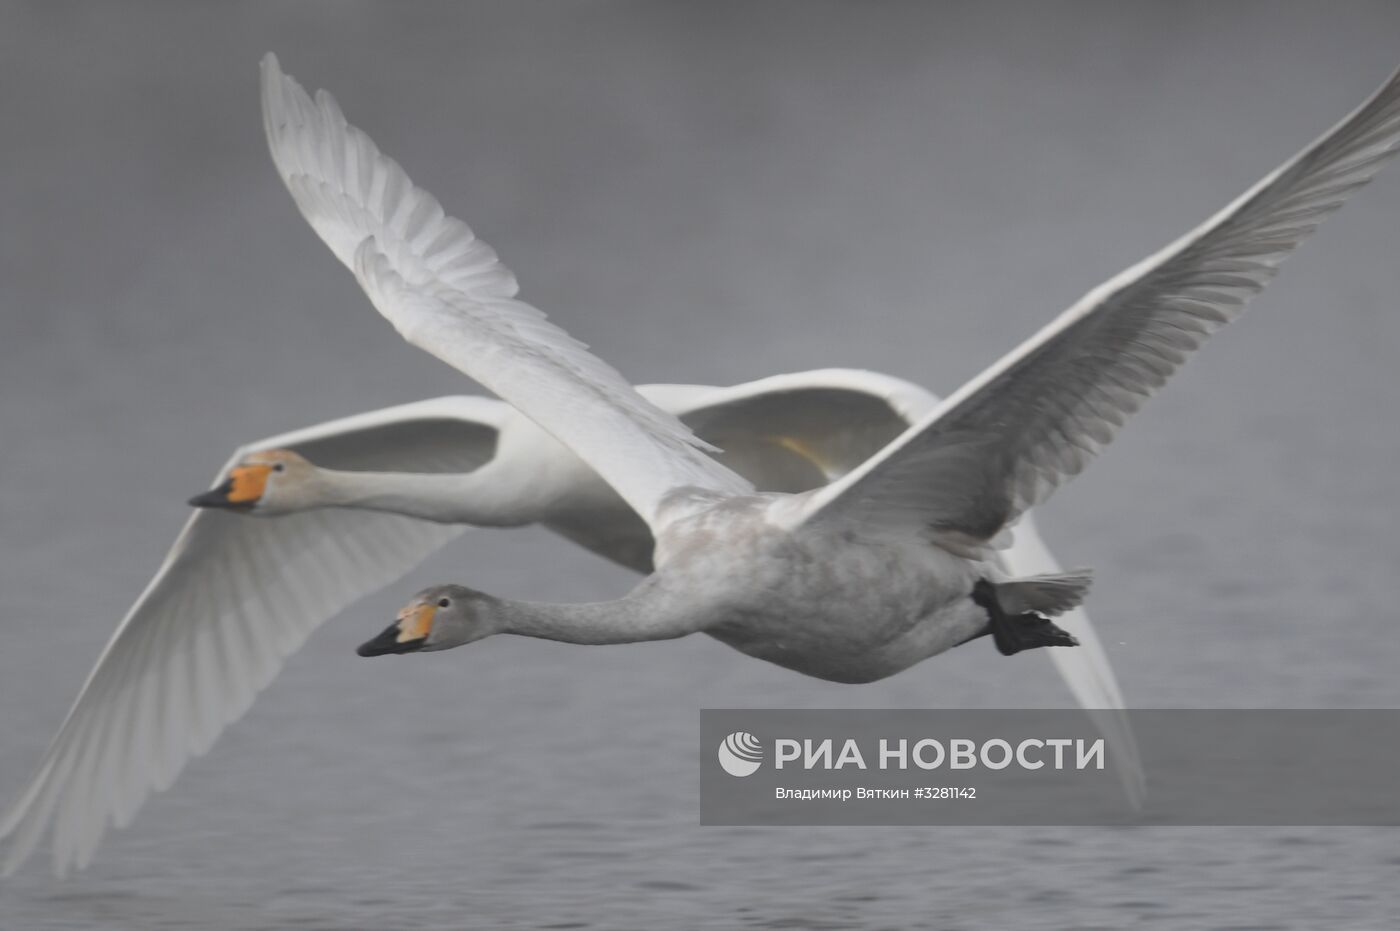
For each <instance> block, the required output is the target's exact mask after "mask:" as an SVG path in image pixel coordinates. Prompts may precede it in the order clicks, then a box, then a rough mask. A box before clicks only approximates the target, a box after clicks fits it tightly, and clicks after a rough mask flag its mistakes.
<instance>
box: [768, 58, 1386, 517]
mask: <svg viewBox="0 0 1400 931" xmlns="http://www.w3.org/2000/svg"><path fill="white" fill-rule="evenodd" d="M1398 140H1400V73H1397V74H1396V75H1392V76H1391V78H1390V80H1389V81H1387V82H1386V84H1385V85H1383V86H1382V87H1381V88H1380V89H1379V90H1378V91H1377V92H1376V93H1375V95H1374V96H1372V97H1371V99H1370V100H1368V101H1367V102H1366V103H1364V104H1363V105H1362V106H1361V107H1359V108H1358V109H1357V110H1356V111H1355V112H1353V113H1352V114H1351V115H1350V116H1349V117H1347V119H1345V120H1343V121H1342V122H1341V123H1340V124H1338V125H1337V126H1336V127H1335V128H1333V129H1332V130H1331V131H1330V132H1328V133H1327V134H1326V135H1324V136H1322V137H1321V138H1320V139H1318V140H1317V141H1316V142H1314V143H1313V144H1312V145H1310V146H1309V147H1308V148H1307V149H1305V150H1303V152H1302V153H1300V154H1299V155H1298V156H1296V157H1295V158H1293V159H1292V160H1290V161H1288V162H1287V163H1285V164H1284V165H1283V166H1282V167H1280V168H1278V169H1277V170H1276V171H1274V172H1273V173H1272V174H1270V175H1268V176H1267V177H1265V178H1264V179H1263V180H1262V181H1260V182H1259V183H1258V184H1256V185H1255V186H1254V187H1253V188H1251V189H1250V190H1249V191H1247V192H1246V193H1245V194H1244V195H1243V196H1241V197H1240V198H1239V199H1238V200H1236V201H1235V202H1234V203H1232V204H1230V205H1229V206H1228V207H1226V208H1225V209H1224V210H1223V211H1221V212H1220V213H1219V214H1217V215H1216V216H1214V217H1213V218H1211V219H1210V220H1209V221H1208V222H1206V223H1205V224H1204V225H1203V226H1201V227H1199V228H1198V229H1196V230H1195V231H1193V232H1192V233H1190V234H1189V235H1187V236H1186V237H1184V238H1182V239H1180V240H1178V241H1177V242H1175V243H1173V244H1172V245H1170V246H1168V247H1167V248H1166V249H1164V250H1162V251H1161V252H1159V253H1157V254H1156V255H1154V256H1151V257H1149V258H1147V259H1145V260H1144V261H1142V262H1140V263H1138V264H1137V265H1135V266H1133V267H1132V268H1129V269H1128V270H1127V271H1125V272H1123V273H1122V274H1120V275H1118V276H1117V277H1115V278H1113V279H1111V280H1109V281H1108V282H1106V283H1105V284H1103V285H1101V286H1099V287H1097V288H1095V289H1094V290H1093V291H1091V292H1089V294H1088V295H1086V296H1085V297H1084V298H1083V299H1082V300H1080V301H1079V303H1077V304H1075V305H1074V306H1073V307H1071V308H1070V309H1069V310H1068V311H1066V312H1065V313H1064V314H1062V315H1061V316H1060V317H1059V318H1058V319H1056V320H1055V321H1053V322H1052V323H1051V324H1050V325H1049V326H1047V327H1045V328H1044V329H1043V330H1041V331H1040V332H1039V333H1037V334H1036V335H1035V336H1034V337H1032V338H1031V339H1030V340H1028V341H1027V342H1025V343H1023V344H1022V345H1021V346H1020V347H1018V348H1017V349H1016V350H1015V351H1013V352H1012V353H1010V354H1009V355H1007V356H1005V357H1004V358H1002V359H1001V360H1000V361H998V362H997V363H996V364H995V365H993V366H992V367H991V368H989V369H987V370H986V371H984V372H983V373H982V374H981V375H979V376H978V377H977V378H975V379H973V380H972V381H971V382H969V383H968V384H967V385H965V386H963V387H962V388H961V389H960V390H959V391H957V392H956V393H955V394H954V395H952V396H951V397H950V398H948V399H947V400H946V401H944V402H943V403H942V404H941V405H939V406H938V408H937V409H935V410H934V411H933V412H932V413H930V414H929V415H928V416H927V417H926V418H924V419H923V421H922V422H920V423H919V424H918V425H916V426H915V427H913V428H912V429H910V430H909V431H908V432H907V433H905V434H904V435H903V436H901V437H900V438H899V439H898V440H897V441H896V442H895V443H892V444H891V445H890V446H889V447H888V448H887V449H885V450H884V451H883V452H882V453H881V454H880V455H879V456H877V457H875V458H874V459H872V460H871V461H870V462H869V463H867V464H866V465H865V466H863V467H862V468H860V469H858V470H856V471H855V472H853V473H851V474H850V475H849V476H847V477H846V478H845V479H843V480H841V481H838V482H836V483H834V484H833V485H832V486H830V487H829V488H828V489H826V490H824V491H822V492H819V493H817V494H816V495H814V496H813V497H812V498H811V500H809V501H808V502H807V503H806V505H805V507H804V508H803V509H802V510H801V511H800V513H799V514H798V515H797V517H796V519H795V521H794V522H795V523H800V522H802V521H805V520H810V519H813V518H815V517H818V516H819V517H820V518H821V519H827V518H836V517H838V516H839V519H841V520H843V521H856V522H859V523H867V524H874V525H877V526H883V527H901V528H904V529H907V530H913V531H920V530H928V531H932V532H933V534H934V535H935V536H937V535H940V534H942V535H943V536H944V538H945V539H954V538H963V539H971V540H974V541H985V540H988V539H991V538H992V537H994V536H995V534H996V533H997V532H998V531H999V530H1000V529H1001V528H1002V527H1003V526H1005V525H1006V524H1008V523H1009V522H1010V521H1012V520H1014V519H1015V517H1016V516H1017V515H1018V514H1020V513H1021V512H1022V511H1024V510H1025V509H1026V508H1028V507H1030V506H1032V505H1034V504H1037V503H1039V502H1041V501H1044V500H1045V499H1046V498H1047V497H1048V496H1049V495H1050V493H1051V492H1052V491H1053V490H1054V489H1055V488H1056V487H1058V486H1059V485H1060V484H1061V483H1063V482H1064V481H1065V480H1066V479H1068V478H1069V477H1071V476H1074V475H1076V474H1078V473H1079V471H1080V470H1081V469H1083V468H1084V466H1085V464H1086V463H1087V462H1089V460H1090V459H1091V458H1092V457H1093V456H1094V455H1096V454H1097V453H1098V451H1099V450H1100V449H1101V448H1102V447H1103V446H1104V445H1106V444H1107V443H1108V442H1109V441H1110V440H1112V438H1113V437H1114V435H1115V434H1116V433H1117V431H1118V429H1119V428H1120V427H1121V426H1122V425H1123V423H1124V421H1126V420H1127V419H1128V417H1129V416H1130V415H1131V414H1133V413H1134V412H1135V411H1137V409H1138V408H1139V407H1140V406H1141V405H1142V403H1143V401H1145V400H1146V399H1147V398H1148V397H1150V396H1151V395H1152V394H1154V393H1155V392H1156V391H1157V390H1158V389H1159V388H1160V387H1161V386H1162V385H1163V384H1164V383H1165V382H1166V380H1167V378H1168V377H1169V376H1170V375H1171V374H1172V373H1173V372H1175V371H1176V369H1177V368H1178V367H1179V366H1180V365H1181V364H1182V363H1183V362H1184V361H1185V360H1186V358H1187V356H1188V355H1189V354H1190V353H1191V352H1192V351H1194V350H1195V349H1196V348H1198V347H1199V346H1200V345H1201V344H1202V343H1203V342H1205V339H1206V337H1208V336H1209V335H1210V334H1211V333H1213V332H1214V331H1215V330H1217V329H1218V328H1220V327H1221V326H1222V325H1224V324H1225V323H1227V322H1229V321H1231V320H1233V319H1234V318H1235V317H1237V316H1238V315H1239V314H1240V312H1241V311H1242V310H1243V309H1244V306H1245V304H1246V303H1247V302H1248V301H1249V299H1250V298H1252V297H1253V296H1254V295H1255V294H1257V293H1259V291H1261V290H1262V289H1263V288H1264V286H1265V284H1267V283H1268V281H1269V280H1270V278H1272V277H1273V275H1274V272H1275V269H1276V268H1277V266H1278V264H1279V263H1280V262H1282V261H1283V260H1284V259H1285V258H1286V257H1287V256H1288V255H1289V254H1290V253H1292V251H1293V249H1294V248H1295V247H1296V246H1297V245H1298V243H1299V242H1301V241H1302V240H1303V239H1304V238H1305V237H1306V236H1307V235H1308V234H1309V233H1310V232H1312V231H1313V229H1314V228H1316V227H1317V225H1318V224H1319V223H1320V222H1321V221H1322V220H1324V219H1325V218H1326V217H1327V216H1328V215H1329V214H1331V213H1332V212H1333V211H1334V210H1336V209H1337V208H1338V207H1340V206H1341V204H1342V202H1343V201H1344V200H1345V199H1346V197H1347V195H1349V194H1350V193H1351V192H1352V191H1354V190H1356V188H1358V187H1360V186H1361V185H1363V184H1365V183H1366V182H1367V181H1369V180H1370V178H1371V177H1372V175H1374V174H1375V173H1376V172H1377V171H1378V170H1379V169H1380V167H1381V165H1382V164H1383V163H1384V162H1385V161H1386V160H1388V159H1389V158H1391V157H1392V156H1393V155H1394V154H1395V152H1396V148H1397V141H1398Z"/></svg>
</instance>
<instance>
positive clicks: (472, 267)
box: [262, 55, 752, 522]
mask: <svg viewBox="0 0 1400 931" xmlns="http://www.w3.org/2000/svg"><path fill="white" fill-rule="evenodd" d="M262 88H263V116H264V126H265V129H266V131H267V138H268V146H269V149H270V150H271V152H272V159H273V162H274V163H275V164H276V166H277V169H278V171H279V172H280V173H281V175H282V178H283V180H284V181H285V182H286V184H287V189H288V190H289V191H290V192H291V194H292V199H293V200H294V201H295V202H296V204H297V207H298V208H299V209H300V210H301V212H302V215H303V216H304V217H306V220H307V222H309V223H310V224H311V227H312V229H314V230H315V231H316V233H317V234H318V235H319V236H320V237H321V238H322V239H323V240H324V241H325V242H326V245H327V246H329V247H330V249H331V251H332V252H333V253H335V255H336V257H337V258H339V259H340V260H341V262H343V263H345V265H346V266H348V267H349V268H350V269H351V270H352V271H354V273H355V277H356V278H357V279H358V280H359V282H360V285H361V286H362V287H363V288H364V289H365V292H366V293H367V294H368V296H369V298H370V300H371V302H372V303H373V304H374V306H375V307H376V308H377V309H378V310H379V312H380V313H381V314H383V315H384V316H385V317H386V318H387V319H388V320H389V321H390V322H391V323H392V324H393V325H394V327H395V328H396V329H397V330H398V331H399V333H400V334H402V335H403V337H404V338H405V339H407V340H408V341H409V342H410V343H413V344H414V345H415V346H418V347H420V348H422V349H424V350H426V351H428V352H429V353H431V354H433V355H435V356H437V357H438V358H439V359H442V360H443V361H444V362H447V363H448V364H449V365H451V366H453V367H455V368H457V369H459V370H460V371H462V372H464V373H465V374H467V375H469V376H470V377H472V378H474V379H476V380H477V381H479V382H480V383H481V384H483V385H485V386H486V387H487V388H489V389H490V390H492V391H493V392H495V393H496V394H498V395H500V396H501V397H502V398H504V399H505V400H506V401H508V402H510V403H511V404H512V405H514V406H515V407H516V408H518V409H519V410H520V411H521V413H523V414H525V415H526V416H527V417H529V418H530V419H531V420H533V421H535V422H536V423H537V424H539V425H540V426H541V427H542V428H543V429H544V430H546V431H547V432H549V433H550V434H552V435H553V436H555V437H556V438H557V439H558V440H560V441H561V442H562V443H564V444H565V445H567V446H569V447H570V448H571V449H572V450H573V451H574V452H575V453H576V454H577V455H578V456H579V457H580V458H581V459H583V460H584V461H585V462H586V463H588V465H589V466H591V467H592V468H593V469H594V471H596V472H597V473H598V474H599V475H601V476H602V477H603V478H604V479H605V480H606V481H607V482H608V483H609V484H610V485H612V486H613V488H614V489H615V490H616V491H617V492H618V493H619V494H620V495H621V496H622V497H623V499H624V500H626V501H627V502H628V504H630V505H631V506H632V507H633V509H634V510H636V511H637V513H638V514H640V515H642V517H643V518H645V519H646V520H647V521H648V522H653V521H654V520H655V519H656V516H657V508H658V506H659V504H660V502H661V500H662V499H663V498H664V497H665V495H666V494H667V493H669V492H671V491H673V490H675V489H677V488H681V487H687V486H691V487H698V488H704V489H707V490H714V491H723V492H729V493H734V494H740V493H744V492H748V491H751V490H752V487H751V486H750V485H749V484H748V483H747V482H745V481H744V480H743V479H741V478H740V477H739V476H737V475H735V474H734V473H733V472H731V471H729V470H728V469H726V468H724V467H723V466H722V465H720V464H719V463H717V462H716V461H714V460H713V459H711V458H710V457H709V456H707V455H705V452H706V451H707V450H710V447H709V446H708V445H707V444H705V443H703V442H702V441H700V440H698V439H696V438H695V436H694V435H693V434H692V433H691V432H690V431H689V430H688V429H687V428H686V427H685V425H684V424H682V423H681V422H680V421H679V420H677V419H676V418H675V417H674V416H672V415H671V414H669V413H666V412H665V411H662V410H661V409H659V408H657V407H656V406H655V405H653V404H651V403H650V402H649V401H647V400H646V399H645V398H643V397H642V396H641V395H639V394H638V393H637V392H636V390H635V389H633V388H632V386H631V385H630V384H629V383H628V382H627V381H626V379H624V378H623V377H622V376H621V375H620V374H619V373H618V372H617V371H616V370H615V369H613V368H612V367H611V366H609V365H608V364H606V363H605V362H603V361H602V360H601V359H599V358H597V357H596V356H594V355H592V354H591V353H589V352H588V348H587V347H586V346H585V345H584V344H583V343H580V342H578V341H577V340H575V339H573V338H572V337H570V336H569V335H568V334H567V333H565V332H564V331H563V330H562V329H560V328H559V327H557V326H555V325H554V324H552V323H550V322H549V321H548V320H547V319H545V316H544V314H543V313H541V312H540V311H539V310H538V309H536V308H534V307H531V306H530V305H529V304H526V303H524V302H522V301H519V300H517V299H516V298H515V294H516V291H517V285H516V282H515V277H514V276H513V275H512V274H511V273H510V272H509V271H508V270H507V269H506V268H505V266H503V265H502V264H501V263H500V261H499V259H498V258H497V256H496V253H495V252H494V251H493V250H492V249H491V248H490V247H489V246H487V245H486V244H485V243H483V242H481V241H480V240H479V239H477V238H476V235H475V234H474V233H473V232H472V231H471V229H470V227H468V226H467V225H466V224H465V223H463V222H461V221H460V220H457V219H455V218H453V217H450V216H448V215H447V214H446V213H445V212H444V211H443V209H442V207H441V205H440V204H439V203H438V202H437V200H436V199H435V198H434V197H433V196H432V195H431V194H429V193H428V192H427V191H424V190H423V189H422V188H419V187H416V186H414V184H413V182H412V181H410V180H409V178H408V175H407V174H406V173H405V172H404V170H403V169H402V168H401V167H399V165H398V163H397V162H395V161H394V160H393V159H391V158H389V157H388V156H386V155H384V154H383V153H381V152H380V151H379V149H378V147H376V146H375V144H374V142H373V141H372V140H371V139H370V138H369V137H368V136H366V135H365V134H364V133H363V132H361V131H360V130H359V129H357V128H356V127H354V126H351V125H350V124H349V123H347V122H346V120H345V117H344V115H342V113H341V111H340V107H339V106H338V105H337V104H336V102H335V100H334V99H333V98H332V97H331V96H330V94H328V93H326V92H325V91H318V92H317V94H316V96H315V99H314V100H313V99H312V98H311V97H310V96H308V95H307V93H306V92H305V91H304V90H303V89H302V88H301V86H300V85H299V84H297V82H296V81H295V80H293V79H292V78H290V77H288V76H287V75H285V74H283V73H282V71H281V69H280V68H279V67H278V64H277V59H276V58H275V57H274V56H272V55H268V56H266V57H265V58H264V59H263V64H262Z"/></svg>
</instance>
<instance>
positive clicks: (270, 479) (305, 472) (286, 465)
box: [190, 449, 317, 515]
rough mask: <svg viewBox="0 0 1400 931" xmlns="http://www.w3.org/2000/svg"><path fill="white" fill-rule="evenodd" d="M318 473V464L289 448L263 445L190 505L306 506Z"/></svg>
mask: <svg viewBox="0 0 1400 931" xmlns="http://www.w3.org/2000/svg"><path fill="white" fill-rule="evenodd" d="M316 475H317V469H316V467H315V466H314V465H312V464H311V463H310V462H308V461H306V459H304V458H302V457H301V456H299V455H297V454H296V453H294V452H292V451H291V450H290V449H262V450H258V451H257V452H253V453H249V454H248V455H246V456H244V457H243V458H242V459H240V460H239V461H238V464H237V465H235V466H234V467H233V468H231V469H229V471H228V475H227V476H225V478H224V481H223V482H221V483H220V484H219V485H217V486H216V487H214V488H211V489H209V490H208V491H206V492H205V493H204V494H202V495H195V496H194V497H193V498H191V499H190V505H191V506H193V507H197V508H222V509H224V510H228V511H239V512H241V513H245V514H259V515H274V514H286V513H288V512H290V511H294V510H298V509H299V508H302V507H305V506H306V499H307V496H308V492H309V489H312V488H313V487H314V484H315V480H316Z"/></svg>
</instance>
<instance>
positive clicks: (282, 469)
mask: <svg viewBox="0 0 1400 931" xmlns="http://www.w3.org/2000/svg"><path fill="white" fill-rule="evenodd" d="M272 471H274V472H285V471H287V467H286V465H284V464H283V463H280V462H274V463H273V464H272Z"/></svg>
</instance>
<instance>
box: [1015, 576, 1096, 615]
mask: <svg viewBox="0 0 1400 931" xmlns="http://www.w3.org/2000/svg"><path fill="white" fill-rule="evenodd" d="M1093 581H1094V580H1093V574H1092V573H1091V572H1090V571H1089V570H1088V569H1074V570H1071V571H1069V572H1057V573H1053V574H1047V575H1030V576H1026V577H1024V578H1020V579H1013V580H1011V581H1010V582H1000V583H998V584H997V585H996V599H997V603H998V604H999V605H1000V606H1001V609H1002V610H1003V611H1005V612H1006V613H1007V614H1010V615H1013V616H1015V615H1018V614H1025V613H1027V612H1030V611H1035V612H1037V613H1039V614H1043V615H1045V616H1046V617H1056V616H1057V615H1060V614H1064V613H1065V612H1066V611H1070V610H1072V609H1074V608H1077V607H1079V605H1080V603H1081V602H1083V601H1084V598H1085V596H1086V595H1088V594H1089V586H1090V585H1092V584H1093Z"/></svg>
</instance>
